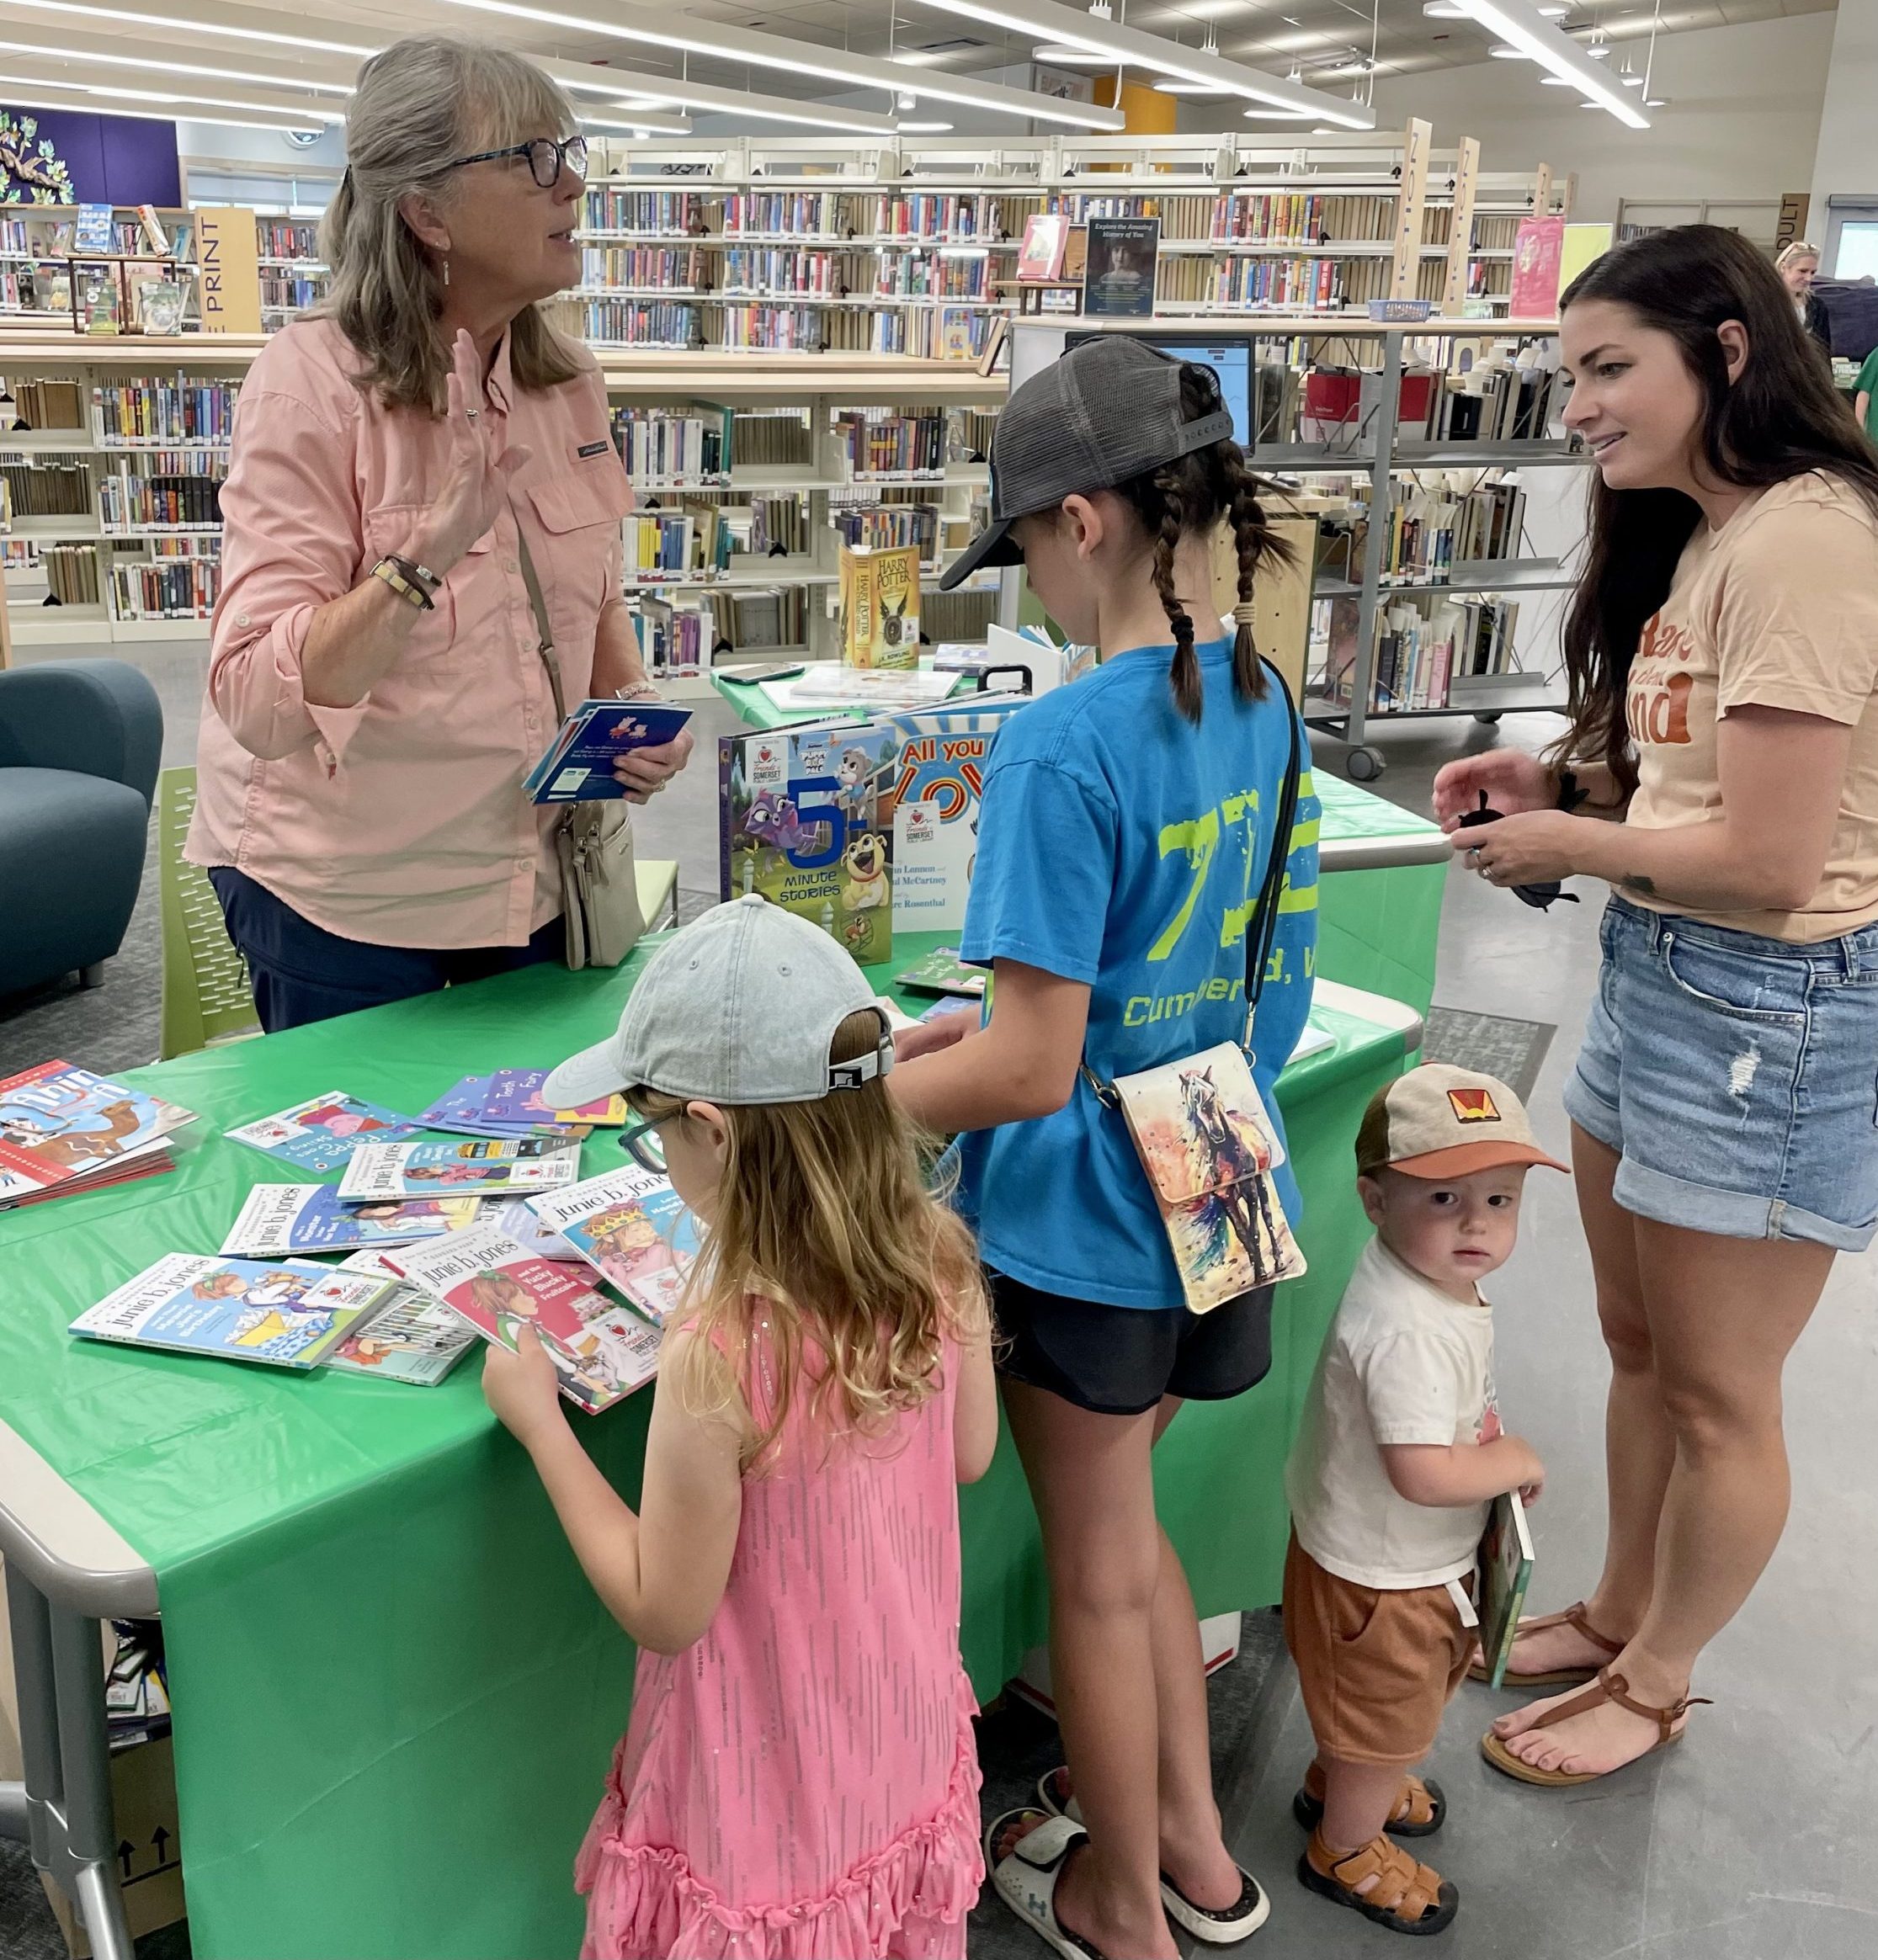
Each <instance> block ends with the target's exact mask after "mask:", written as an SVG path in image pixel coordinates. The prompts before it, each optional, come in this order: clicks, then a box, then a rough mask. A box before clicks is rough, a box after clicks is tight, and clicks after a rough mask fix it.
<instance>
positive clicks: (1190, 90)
mask: <svg viewBox="0 0 1878 1960" xmlns="http://www.w3.org/2000/svg"><path fill="white" fill-rule="evenodd" d="M1154 93H1156V94H1157V95H1230V94H1232V90H1231V89H1230V88H1221V87H1220V85H1219V84H1218V83H1217V82H1175V81H1172V80H1169V79H1167V78H1166V77H1163V78H1162V80H1161V81H1159V82H1156V83H1155V84H1154ZM1300 113H1302V112H1300ZM1316 113H1317V112H1316V110H1314V109H1313V110H1312V111H1311V114H1316Z"/></svg>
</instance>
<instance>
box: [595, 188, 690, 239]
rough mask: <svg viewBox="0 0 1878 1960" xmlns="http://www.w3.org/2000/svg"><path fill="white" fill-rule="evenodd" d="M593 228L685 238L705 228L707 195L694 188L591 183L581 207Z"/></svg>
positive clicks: (596, 229)
mask: <svg viewBox="0 0 1878 1960" xmlns="http://www.w3.org/2000/svg"><path fill="white" fill-rule="evenodd" d="M581 213H582V221H583V223H584V224H585V226H586V227H587V229H588V231H658V232H663V233H664V234H666V236H668V237H673V238H683V237H685V236H688V235H689V234H690V233H692V232H694V231H704V230H705V204H704V199H703V198H702V197H701V196H700V194H698V193H697V192H696V191H690V190H628V189H624V188H623V187H622V186H620V185H619V184H614V183H595V184H589V185H588V189H587V196H586V200H585V202H584V203H583V205H582V207H581Z"/></svg>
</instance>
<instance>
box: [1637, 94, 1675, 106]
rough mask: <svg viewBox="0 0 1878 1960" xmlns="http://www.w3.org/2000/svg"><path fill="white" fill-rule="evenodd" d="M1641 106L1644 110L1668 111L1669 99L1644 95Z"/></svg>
mask: <svg viewBox="0 0 1878 1960" xmlns="http://www.w3.org/2000/svg"><path fill="white" fill-rule="evenodd" d="M1643 106H1644V107H1645V108H1646V109H1668V106H1669V98H1668V96H1667V95H1646V96H1645V97H1644V98H1643Z"/></svg>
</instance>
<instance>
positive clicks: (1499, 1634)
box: [1478, 1490, 1533, 1687]
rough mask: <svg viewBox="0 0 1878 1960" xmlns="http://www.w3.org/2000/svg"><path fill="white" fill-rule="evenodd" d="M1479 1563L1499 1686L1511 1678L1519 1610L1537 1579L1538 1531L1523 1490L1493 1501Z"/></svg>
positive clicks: (1483, 1637) (1483, 1617)
mask: <svg viewBox="0 0 1878 1960" xmlns="http://www.w3.org/2000/svg"><path fill="white" fill-rule="evenodd" d="M1478 1563H1479V1566H1480V1650H1481V1653H1482V1655H1483V1656H1484V1658H1485V1660H1486V1662H1487V1678H1488V1682H1489V1684H1490V1685H1491V1686H1493V1687H1498V1686H1500V1684H1501V1682H1502V1681H1504V1680H1505V1679H1506V1664H1507V1662H1508V1660H1511V1659H1512V1658H1513V1642H1514V1636H1515V1635H1516V1634H1517V1633H1519V1611H1520V1608H1521V1607H1524V1605H1525V1603H1526V1588H1527V1586H1529V1585H1530V1584H1531V1582H1532V1564H1533V1559H1532V1534H1531V1532H1529V1531H1528V1530H1527V1528H1526V1507H1525V1506H1524V1503H1522V1502H1521V1501H1520V1497H1519V1492H1518V1491H1517V1490H1508V1492H1506V1494H1505V1495H1503V1496H1500V1497H1496V1498H1495V1499H1494V1500H1493V1507H1492V1511H1489V1512H1488V1514H1487V1529H1486V1531H1485V1532H1482V1535H1481V1541H1480V1552H1479V1555H1478Z"/></svg>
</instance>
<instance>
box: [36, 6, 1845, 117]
mask: <svg viewBox="0 0 1878 1960" xmlns="http://www.w3.org/2000/svg"><path fill="white" fill-rule="evenodd" d="M91 3H92V4H95V5H98V6H99V7H102V8H109V7H110V6H111V5H112V3H113V0H91ZM529 3H530V4H531V5H533V6H534V7H535V8H537V9H540V10H545V11H548V12H550V13H558V14H560V15H561V16H562V17H563V18H564V19H569V20H571V21H572V22H573V23H574V24H568V25H561V24H551V23H543V22H540V21H533V20H530V21H524V20H520V19H515V18H513V16H509V15H505V14H503V13H492V12H487V11H472V10H471V7H469V6H465V5H452V4H450V3H449V0H400V3H399V5H398V7H397V8H396V10H395V12H394V11H393V10H391V9H389V8H387V7H386V5H385V3H384V0H115V4H116V5H117V6H118V7H119V8H125V9H129V10H134V11H136V12H137V13H144V14H160V15H163V16H167V17H168V19H169V20H171V21H173V22H177V23H180V22H182V21H185V20H186V21H193V22H196V23H199V24H208V23H211V22H213V23H219V24H221V26H222V27H223V28H225V29H226V28H232V29H237V30H242V29H245V30H246V33H245V36H244V35H243V34H242V32H240V31H237V32H236V33H234V34H226V33H224V34H210V33H197V34H194V35H190V34H188V33H187V32H178V33H173V34H172V33H164V34H162V35H153V34H152V30H151V29H147V28H145V27H142V26H126V25H121V24H120V22H121V21H122V19H123V15H122V14H121V13H120V16H119V22H112V21H109V20H99V19H97V17H96V16H92V17H89V18H87V17H85V16H83V15H82V14H81V13H80V11H79V8H78V7H77V6H75V5H61V0H0V36H4V35H13V36H16V37H19V38H20V39H21V40H31V41H32V42H33V43H35V44H58V43H61V41H62V49H63V52H62V54H61V55H59V56H47V57H46V58H45V60H43V61H41V60H36V59H35V57H30V56H20V55H18V54H13V55H8V54H7V53H5V52H4V51H0V96H3V95H4V93H6V80H7V77H8V75H9V74H11V75H12V77H13V79H14V80H15V81H16V82H17V81H24V80H26V79H31V80H35V81H40V82H56V81H57V80H58V79H59V75H58V68H59V67H63V68H64V69H65V70H66V72H67V73H69V74H70V75H71V76H72V77H74V78H78V77H82V71H83V68H84V66H85V63H86V56H87V53H88V52H93V53H96V54H102V53H104V52H105V51H106V46H105V45H100V44H111V43H114V44H115V45H116V46H117V47H118V48H119V49H120V50H122V51H124V52H130V50H132V49H133V48H135V49H136V50H137V51H138V52H140V53H149V54H153V55H156V56H159V57H160V56H162V55H164V54H166V53H168V54H170V55H171V56H172V58H180V59H182V60H184V61H197V62H202V63H209V64H213V65H215V66H221V67H224V68H233V67H248V68H251V69H253V70H258V71H264V72H265V75H266V77H268V78H269V80H271V79H272V78H273V77H275V76H276V75H278V76H279V77H280V78H281V83H280V85H281V86H282V87H283V88H289V89H290V88H292V87H293V75H294V72H295V71H296V70H297V71H298V72H299V73H300V75H301V79H302V82H303V84H304V82H316V81H330V80H335V79H345V78H349V76H350V74H351V73H352V72H353V71H354V68H355V66H356V56H354V55H351V54H341V53H339V52H337V51H334V52H328V53H323V54H322V53H311V52H307V51H305V50H296V49H295V48H294V47H293V46H291V45H289V42H288V40H287V38H286V37H296V36H297V37H306V36H311V37H315V38H319V39H324V40H327V41H329V42H334V43H341V44H345V45H348V46H351V47H357V46H361V45H363V46H368V47H370V46H377V45H383V43H384V42H385V41H386V40H389V39H391V37H392V36H393V35H396V34H398V33H402V32H409V31H412V30H413V29H423V28H426V27H444V28H449V29H453V30H455V31H457V32H466V33H476V34H483V35H488V36H489V37H491V38H492V39H495V40H503V41H506V42H508V43H509V44H510V45H513V46H516V47H519V48H523V49H525V50H529V51H530V52H532V53H535V54H537V55H542V56H556V57H559V58H560V59H561V60H562V61H578V62H585V63H599V64H602V65H604V66H609V67H611V68H613V69H614V70H620V69H626V70H630V71H631V72H633V73H634V74H636V75H638V76H644V77H676V76H678V75H679V74H680V73H681V72H683V73H684V74H685V75H687V76H688V77H689V79H691V80H692V81H694V82H704V83H708V84H710V85H712V86H713V87H716V88H728V89H733V90H737V91H740V92H741V91H745V90H755V91H758V92H760V93H763V94H766V95H768V96H769V97H770V98H772V99H774V98H790V100H791V101H792V102H793V101H803V102H811V103H812V102H815V101H817V100H827V99H830V98H836V97H840V96H843V95H844V94H845V98H846V99H847V100H848V101H849V103H859V102H865V104H866V106H867V107H868V108H869V109H870V110H874V111H885V110H888V109H891V104H890V102H889V101H888V100H887V98H886V95H885V93H884V92H883V93H881V95H880V98H879V99H877V100H876V99H874V98H873V97H872V96H871V93H870V94H865V95H864V94H858V93H855V92H854V89H853V88H851V87H849V86H848V85H844V84H843V83H842V82H833V81H830V80H828V79H827V78H825V77H817V76H815V75H811V74H802V73H799V72H790V71H789V70H786V69H783V68H779V67H777V66H774V65H773V64H772V63H769V62H766V61H764V60H763V40H764V37H765V36H776V35H779V36H782V37H785V39H787V40H791V41H794V42H796V43H810V44H814V45H819V46H821V47H827V48H834V49H842V50H847V51H848V52H849V53H851V54H854V55H857V56H870V57H875V58H879V57H891V58H894V59H895V60H896V61H901V62H907V63H908V64H910V65H911V66H910V67H909V74H908V85H909V87H911V88H912V89H913V90H914V92H915V93H917V91H918V82H917V77H918V73H919V72H920V70H921V69H922V68H926V69H944V70H947V71H950V72H952V73H954V74H957V75H960V76H981V75H986V74H989V73H996V72H1000V71H1002V74H1001V75H1000V76H999V78H1000V79H1001V80H1003V82H1006V83H1007V84H1010V85H1014V86H1015V87H1018V88H1027V87H1028V86H1029V82H1030V77H1029V72H1028V71H1029V67H1030V65H1031V61H1032V50H1033V49H1034V48H1035V45H1036V44H1037V42H1038V40H1040V38H1042V37H1040V36H1039V35H1036V34H1035V33H1023V34H1019V33H1014V32H1006V31H1005V30H1003V29H999V28H996V27H991V26H987V25H984V24H981V23H979V22H977V21H975V20H972V19H968V18H965V17H962V16H960V15H958V14H955V13H946V12H944V11H943V10H942V9H941V8H938V7H936V6H934V5H933V4H931V3H930V0H779V3H778V4H774V5H766V4H763V3H762V0H674V3H673V4H672V5H670V6H668V7H662V8H660V9H659V13H660V14H661V15H662V17H663V18H665V19H672V20H673V23H674V24H676V22H677V20H678V19H679V18H681V17H689V18H691V19H694V20H696V21H698V22H700V23H708V24H710V27H711V28H712V29H716V30H717V31H718V32H720V33H721V32H722V31H723V30H726V29H728V30H729V31H730V32H731V33H732V35H738V36H739V38H741V36H742V35H744V34H747V35H748V36H749V41H748V46H749V57H750V58H749V59H748V60H747V61H746V60H743V59H739V58H737V56H702V55H698V54H690V55H685V54H681V53H679V52H677V51H675V50H670V49H666V48H662V47H657V46H653V45H646V44H645V43H643V42H638V41H632V40H622V39H620V38H618V37H617V36H614V35H606V34H602V33H596V32H593V31H592V30H591V29H585V28H583V26H581V25H579V24H578V22H579V21H580V20H581V19H583V18H585V19H607V18H609V14H611V17H612V18H614V19H618V18H620V16H619V14H618V13H616V12H614V10H612V9H610V8H609V5H608V0H529ZM644 3H645V0H641V4H642V5H643V4H644ZM1070 3H1071V4H1072V5H1076V4H1078V3H1079V0H1070ZM1833 4H1834V0H1688V3H1681V0H1673V3H1672V0H1665V11H1664V12H1663V13H1662V14H1661V15H1660V17H1653V16H1652V12H1651V10H1650V8H1648V7H1647V6H1646V5H1642V4H1640V3H1639V0H1611V3H1609V4H1599V5H1588V4H1584V3H1583V0H1580V3H1579V4H1577V6H1576V7H1575V8H1574V11H1573V13H1572V15H1571V16H1569V17H1567V19H1565V20H1563V21H1561V23H1560V25H1561V26H1562V27H1563V28H1564V29H1566V30H1567V32H1569V33H1572V34H1573V35H1577V36H1579V37H1580V38H1581V39H1582V38H1584V37H1586V36H1588V34H1589V33H1590V31H1591V29H1593V27H1597V28H1599V29H1602V30H1603V31H1604V34H1606V35H1608V36H1609V39H1610V40H1612V41H1613V42H1615V43H1616V44H1617V56H1616V58H1617V59H1618V60H1619V61H1621V60H1622V58H1623V56H1624V55H1625V53H1630V54H1632V55H1634V56H1636V60H1637V63H1638V65H1639V66H1641V48H1640V47H1639V46H1637V45H1636V44H1637V43H1638V42H1639V41H1640V40H1647V37H1648V36H1649V35H1650V32H1651V29H1652V19H1653V18H1657V19H1658V31H1659V32H1660V33H1662V34H1664V35H1676V34H1678V33H1684V32H1686V31H1688V30H1689V29H1696V28H1708V27H1718V26H1722V25H1725V24H1737V23H1741V22H1746V21H1754V20H1764V19H1770V18H1778V17H1780V16H1783V15H1789V14H1799V13H1814V12H1824V11H1828V10H1830V9H1831V8H1832V7H1833ZM1115 13H1116V17H1117V18H1118V19H1121V20H1123V21H1125V24H1127V25H1128V26H1129V27H1131V28H1135V29H1143V30H1146V31H1147V32H1151V33H1153V34H1155V35H1162V36H1165V37H1167V38H1168V39H1169V40H1178V41H1179V42H1182V43H1183V44H1184V45H1188V46H1189V47H1197V46H1199V45H1201V44H1202V43H1203V41H1204V40H1205V37H1206V36H1207V35H1208V34H1209V32H1210V33H1213V34H1215V35H1216V36H1217V40H1218V48H1219V51H1220V53H1221V55H1222V56H1226V57H1228V58H1230V59H1234V60H1237V61H1242V62H1244V63H1246V64H1248V66H1253V67H1256V68H1260V69H1264V70H1265V71H1267V72H1271V73H1273V74H1276V75H1279V76H1281V77H1282V76H1284V75H1285V74H1286V73H1287V72H1288V71H1290V69H1291V68H1292V66H1294V65H1295V66H1297V68H1298V69H1299V70H1300V71H1301V79H1302V81H1303V82H1305V83H1306V85H1309V86H1311V87H1313V88H1318V89H1320V90H1322V92H1323V93H1327V94H1336V95H1340V96H1349V94H1350V93H1353V91H1361V90H1362V89H1364V88H1366V87H1367V83H1366V82H1365V76H1366V74H1367V72H1368V64H1369V62H1370V57H1371V53H1372V50H1373V52H1374V57H1375V66H1376V69H1377V71H1378V72H1381V73H1384V74H1390V73H1395V74H1401V73H1407V72H1413V71H1415V70H1418V69H1427V68H1433V67H1442V66H1462V65H1466V64H1472V63H1477V62H1481V61H1485V59H1486V58H1487V47H1488V45H1489V43H1490V40H1491V39H1492V37H1491V36H1490V35H1487V33H1486V32H1484V31H1483V30H1482V29H1480V28H1479V27H1478V26H1476V24H1474V23H1473V22H1471V21H1469V20H1438V19H1428V18H1427V17H1426V16H1425V15H1424V14H1423V11H1422V0H1115ZM88 42H89V43H90V44H91V45H90V47H89V48H88V45H87V44H88ZM178 50H180V53H179V55H178ZM772 51H774V50H772ZM55 64H56V66H55ZM116 79H119V80H120V81H127V80H132V79H135V78H134V77H122V76H120V77H117V78H116ZM151 86H153V87H155V88H162V86H163V84H162V80H161V79H160V78H155V77H153V78H152V83H151ZM174 86H177V87H178V88H181V87H183V86H184V83H183V82H180V81H178V82H177V83H176V84H174ZM189 86H190V87H192V88H194V89H196V90H197V91H198V92H200V93H214V92H215V89H216V88H224V89H226V84H223V83H214V84H206V85H205V84H204V83H202V82H195V83H192V84H189ZM263 93H265V92H264V91H263ZM327 100H328V101H329V102H330V100H331V98H327ZM97 106H98V108H100V109H106V108H109V106H110V104H109V103H107V102H105V101H103V100H100V101H99V102H98V104H97ZM935 106H938V105H936V104H935ZM1205 106H1207V107H1210V106H1211V105H1210V104H1208V105H1205ZM1234 106H1235V108H1237V106H1242V105H1237V104H1236V105H1234ZM176 113H178V114H184V115H187V114H189V110H188V109H186V108H178V110H177V112H176ZM1192 120H1194V123H1195V125H1197V126H1204V125H1203V124H1202V123H1201V121H1200V118H1198V117H1195V118H1193V119H1192ZM881 126H883V127H884V126H885V125H884V122H883V124H882V125H881ZM1018 126H1019V125H1018V124H1017V123H1015V122H1013V128H1015V127H1018ZM1224 126H1231V127H1237V115H1236V114H1235V115H1234V117H1233V120H1232V122H1231V123H1230V124H1227V125H1224ZM768 133H776V134H781V133H785V131H783V130H778V129H777V128H776V127H775V125H769V132H768ZM795 133H802V132H801V131H797V132H795Z"/></svg>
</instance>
